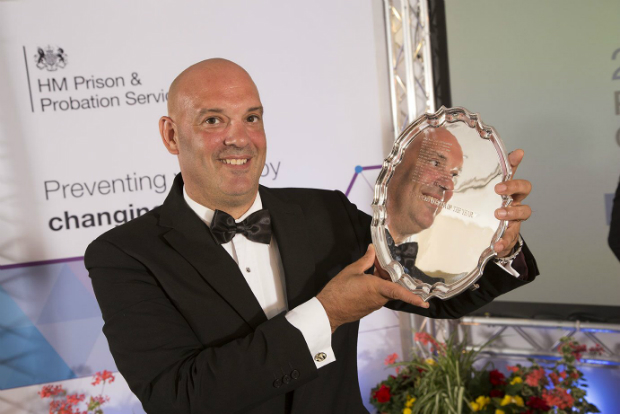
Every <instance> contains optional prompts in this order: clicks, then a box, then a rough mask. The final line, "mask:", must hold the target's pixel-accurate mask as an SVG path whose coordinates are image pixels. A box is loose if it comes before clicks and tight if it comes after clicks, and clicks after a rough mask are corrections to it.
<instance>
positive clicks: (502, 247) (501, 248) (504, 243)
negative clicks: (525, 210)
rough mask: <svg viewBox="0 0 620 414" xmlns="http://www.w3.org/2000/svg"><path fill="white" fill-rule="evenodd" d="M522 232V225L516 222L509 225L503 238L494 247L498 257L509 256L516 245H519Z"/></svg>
mask: <svg viewBox="0 0 620 414" xmlns="http://www.w3.org/2000/svg"><path fill="white" fill-rule="evenodd" d="M520 230H521V223H519V222H514V221H513V222H510V223H508V228H507V229H506V231H505V232H504V234H503V236H502V238H501V239H499V240H498V241H497V242H496V243H495V244H494V245H493V250H495V252H496V253H497V256H498V257H504V256H508V254H509V253H510V252H511V251H512V248H513V247H514V245H515V244H517V239H518V238H519V231H520Z"/></svg>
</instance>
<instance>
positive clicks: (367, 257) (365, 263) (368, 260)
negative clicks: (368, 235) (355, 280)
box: [353, 244, 375, 273]
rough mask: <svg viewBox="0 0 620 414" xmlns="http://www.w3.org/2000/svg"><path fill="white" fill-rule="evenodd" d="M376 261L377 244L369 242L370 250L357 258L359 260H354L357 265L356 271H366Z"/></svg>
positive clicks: (354, 264)
mask: <svg viewBox="0 0 620 414" xmlns="http://www.w3.org/2000/svg"><path fill="white" fill-rule="evenodd" d="M374 263H375V246H373V245H372V244H369V245H368V250H366V254H364V255H363V256H362V257H360V258H359V259H357V261H355V262H353V266H354V267H355V270H356V273H364V271H365V270H368V269H370V268H371V266H372V265H373V264H374Z"/></svg>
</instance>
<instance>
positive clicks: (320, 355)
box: [314, 352, 327, 362]
mask: <svg viewBox="0 0 620 414" xmlns="http://www.w3.org/2000/svg"><path fill="white" fill-rule="evenodd" d="M325 358H327V354H326V353H325V352H319V353H318V354H316V355H315V356H314V360H315V361H316V362H323V361H325Z"/></svg>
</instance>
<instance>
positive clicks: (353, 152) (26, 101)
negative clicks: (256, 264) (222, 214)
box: [0, 0, 389, 266]
mask: <svg viewBox="0 0 620 414" xmlns="http://www.w3.org/2000/svg"><path fill="white" fill-rule="evenodd" d="M323 3H325V4H323ZM151 7H152V9H153V10H144V8H143V6H142V5H139V4H138V3H131V2H130V3H127V2H120V1H116V2H114V1H113V2H105V3H84V2H81V1H70V0H66V1H61V2H60V1H59V2H42V1H30V2H5V3H2V4H0V11H1V14H0V35H1V36H2V38H1V39H2V42H1V44H0V56H2V73H3V76H2V80H0V84H1V85H2V91H3V93H2V95H1V96H0V110H1V113H2V117H3V120H2V129H1V130H0V143H1V145H2V153H3V161H2V167H1V168H2V176H3V177H4V179H3V180H2V183H1V184H0V185H1V187H0V188H1V191H2V199H3V201H4V202H3V203H2V205H1V207H0V216H1V217H2V218H3V219H4V223H3V231H2V232H0V245H2V246H3V248H2V251H1V253H0V255H1V257H0V260H1V261H0V265H4V266H7V265H13V264H20V263H30V262H40V261H50V260H57V259H66V258H74V257H80V256H82V255H83V252H84V250H85V248H86V246H87V244H88V243H89V242H90V241H91V240H93V239H94V238H95V237H96V236H97V235H99V234H101V233H102V232H104V231H106V230H108V229H110V228H111V227H113V226H116V225H119V224H122V223H124V222H126V221H128V220H130V219H132V218H134V217H137V216H139V215H141V214H144V212H146V211H148V210H149V209H151V208H153V207H155V206H156V205H159V204H161V202H162V201H163V199H164V196H165V195H166V193H167V192H168V190H169V187H170V185H171V182H172V180H173V178H174V174H175V173H176V172H177V171H178V166H177V164H176V160H175V158H174V157H171V156H170V155H169V154H168V153H167V152H166V151H165V149H164V147H163V145H162V144H161V143H160V142H159V141H160V138H159V133H158V130H157V121H158V118H159V116H161V115H164V114H165V113H166V101H167V89H168V85H169V83H170V82H171V81H172V79H173V78H174V76H176V75H177V74H178V73H179V72H180V71H181V70H182V69H184V68H185V67H186V66H188V65H190V64H192V63H195V62H196V61H199V60H202V59H204V58H209V57H216V56H219V57H225V58H229V59H231V60H234V61H237V62H238V63H240V64H241V65H242V66H245V67H246V68H247V69H248V71H249V72H250V73H251V74H252V76H253V77H254V79H255V81H256V83H257V85H258V87H259V90H260V91H261V93H262V99H263V104H264V106H265V110H266V115H265V116H266V117H265V123H266V129H267V136H268V144H269V151H268V155H267V163H266V165H265V168H264V170H263V177H262V181H261V182H262V184H264V185H268V186H311V187H324V188H338V189H341V190H343V191H345V190H346V189H347V185H348V184H349V180H350V179H351V176H352V174H353V173H354V168H355V166H356V165H362V166H366V165H374V164H380V162H381V160H382V158H383V157H382V146H381V138H382V136H389V131H383V130H382V128H381V124H382V123H381V118H382V116H383V117H385V118H386V119H388V118H389V113H388V110H389V109H388V107H387V105H386V106H385V107H383V108H382V107H380V99H379V95H380V91H379V87H380V86H381V87H384V86H385V84H386V81H385V80H384V79H380V78H379V75H378V73H377V68H378V63H377V61H376V53H377V52H376V50H375V47H374V44H375V42H374V36H375V34H374V33H373V26H372V24H373V23H372V16H371V7H370V4H368V3H366V4H357V3H356V5H355V8H356V13H355V18H352V15H351V14H350V13H349V7H351V5H350V4H347V2H340V4H332V3H329V4H327V3H326V2H318V3H317V2H307V3H305V4H303V5H301V4H298V5H296V6H295V8H294V9H292V8H291V7H292V6H291V5H290V4H288V3H287V2H283V1H269V2H240V1H231V2H218V3H217V7H211V5H209V4H208V3H195V2H170V1H158V2H157V6H155V5H152V6H151ZM327 10H329V12H328V13H327V12H326V11H327ZM301 16H303V19H301V18H300V17H301ZM274 21H277V24H275V25H274V24H273V22H274ZM345 21H346V27H343V26H341V24H342V22H345ZM267 22H271V23H270V24H267ZM33 28H36V29H35V30H33ZM383 64H384V62H381V64H380V65H383ZM364 185H366V184H364ZM362 202H363V203H365V204H369V199H365V200H363V201H362Z"/></svg>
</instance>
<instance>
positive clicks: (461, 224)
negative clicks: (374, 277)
mask: <svg viewBox="0 0 620 414" xmlns="http://www.w3.org/2000/svg"><path fill="white" fill-rule="evenodd" d="M511 177H512V170H511V168H510V164H509V162H508V156H507V154H506V150H505V148H504V144H503V143H502V141H501V139H500V137H499V135H498V134H497V132H496V131H495V129H494V128H493V127H490V126H487V125H485V124H484V123H483V122H482V120H481V119H480V116H479V115H478V114H476V113H472V112H469V111H468V110H467V109H465V108H460V107H456V108H445V107H441V108H440V109H439V110H438V111H437V112H436V113H434V114H425V115H422V116H420V117H419V118H418V119H416V120H415V121H414V122H413V123H411V124H410V125H409V126H407V128H405V130H404V131H403V132H402V133H401V135H400V136H399V137H398V139H397V140H396V142H395V143H394V147H393V148H392V151H391V152H390V154H389V155H388V157H387V158H386V159H385V161H384V162H383V166H382V169H381V172H380V173H379V177H378V178H377V182H376V184H375V192H374V199H373V203H372V209H373V219H372V224H371V233H372V240H373V244H374V246H375V249H376V252H377V259H378V261H379V264H380V265H381V267H382V268H383V269H385V270H386V271H387V272H388V274H389V276H390V278H391V279H392V281H393V282H395V283H398V284H400V285H402V286H404V287H406V288H407V289H409V290H411V291H412V292H414V293H416V294H418V295H420V296H421V297H422V298H423V299H424V300H428V299H430V298H432V297H438V298H441V299H448V298H450V297H452V296H455V295H458V294H459V293H461V292H463V291H464V290H465V289H467V288H476V287H477V285H476V284H475V283H476V281H477V280H478V279H479V278H480V276H481V275H482V272H483V270H484V267H485V265H486V264H487V262H488V261H489V260H490V259H491V258H493V257H494V256H496V253H495V251H494V250H493V244H494V243H495V242H497V241H498V240H499V239H500V238H501V237H502V235H503V234H504V231H505V230H506V226H507V222H506V221H504V220H498V219H497V218H495V215H494V212H495V210H496V209H498V208H501V207H506V206H508V205H510V203H511V202H512V199H511V198H510V197H508V196H500V195H498V194H496V193H495V189H494V188H495V186H496V185H497V184H498V183H500V182H503V181H506V180H509V179H510V178H511Z"/></svg>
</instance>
